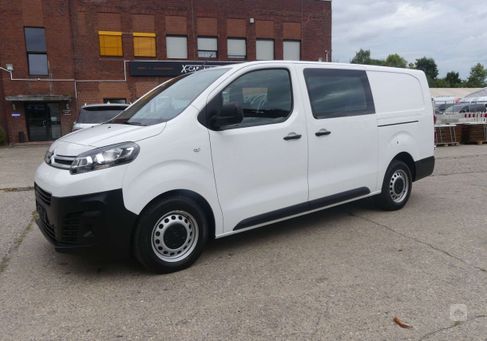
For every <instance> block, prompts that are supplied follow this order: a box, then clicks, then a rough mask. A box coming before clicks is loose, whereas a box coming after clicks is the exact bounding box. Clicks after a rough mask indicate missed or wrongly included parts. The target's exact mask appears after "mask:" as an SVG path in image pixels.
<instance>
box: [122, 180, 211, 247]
mask: <svg viewBox="0 0 487 341" xmlns="http://www.w3.org/2000/svg"><path fill="white" fill-rule="evenodd" d="M175 196H183V197H186V198H189V199H193V200H195V201H196V202H197V204H198V205H200V206H201V208H202V209H203V210H204V211H205V213H206V217H207V218H208V224H209V231H208V236H209V237H210V238H211V239H214V238H215V214H214V212H213V210H212V208H211V206H210V204H209V203H208V201H207V200H206V199H205V198H204V197H203V196H202V195H200V194H198V193H196V192H194V191H191V190H187V189H174V190H170V191H167V192H164V193H161V194H159V195H158V196H156V197H155V198H153V199H152V200H151V201H149V202H148V203H147V204H146V205H145V206H144V208H143V209H142V211H141V212H140V214H139V218H140V217H141V216H142V214H143V213H144V211H145V210H146V209H147V208H148V207H150V206H151V205H152V204H154V203H155V202H157V201H159V200H162V199H167V198H171V197H175ZM132 238H133V236H132Z"/></svg>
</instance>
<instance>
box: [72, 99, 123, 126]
mask: <svg viewBox="0 0 487 341" xmlns="http://www.w3.org/2000/svg"><path fill="white" fill-rule="evenodd" d="M128 106H129V105H128V104H121V103H117V104H111V103H106V104H88V105H84V106H82V107H81V110H80V112H79V117H78V120H77V121H75V122H74V123H73V131H75V130H79V129H84V128H90V127H93V126H96V125H99V124H102V123H104V122H107V121H110V120H111V119H112V118H114V117H115V116H117V115H118V114H120V113H121V112H122V111H124V110H125V109H126V108H127V107H128Z"/></svg>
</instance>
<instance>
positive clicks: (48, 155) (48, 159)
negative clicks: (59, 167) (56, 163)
mask: <svg viewBox="0 0 487 341" xmlns="http://www.w3.org/2000/svg"><path fill="white" fill-rule="evenodd" d="M53 154H54V153H53V152H51V151H49V149H48V150H47V151H46V154H44V161H45V162H46V163H47V164H48V165H50V164H51V158H52V155H53Z"/></svg>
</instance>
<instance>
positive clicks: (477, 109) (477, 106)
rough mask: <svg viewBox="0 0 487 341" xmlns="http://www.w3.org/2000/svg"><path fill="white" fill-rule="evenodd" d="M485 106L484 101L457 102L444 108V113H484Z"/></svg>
mask: <svg viewBox="0 0 487 341" xmlns="http://www.w3.org/2000/svg"><path fill="white" fill-rule="evenodd" d="M486 106H487V104H486V103H458V104H455V105H452V106H449V107H448V108H446V109H445V110H444V113H445V114H451V113H484V112H485V111H486V108H487V107H486Z"/></svg>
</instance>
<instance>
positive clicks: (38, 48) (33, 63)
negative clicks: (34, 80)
mask: <svg viewBox="0 0 487 341" xmlns="http://www.w3.org/2000/svg"><path fill="white" fill-rule="evenodd" d="M24 34H25V49H26V50H27V61H28V63H29V75H33V76H47V75H48V74H49V72H48V67H47V49H46V32H45V29H44V28H41V27H25V28H24Z"/></svg>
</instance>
